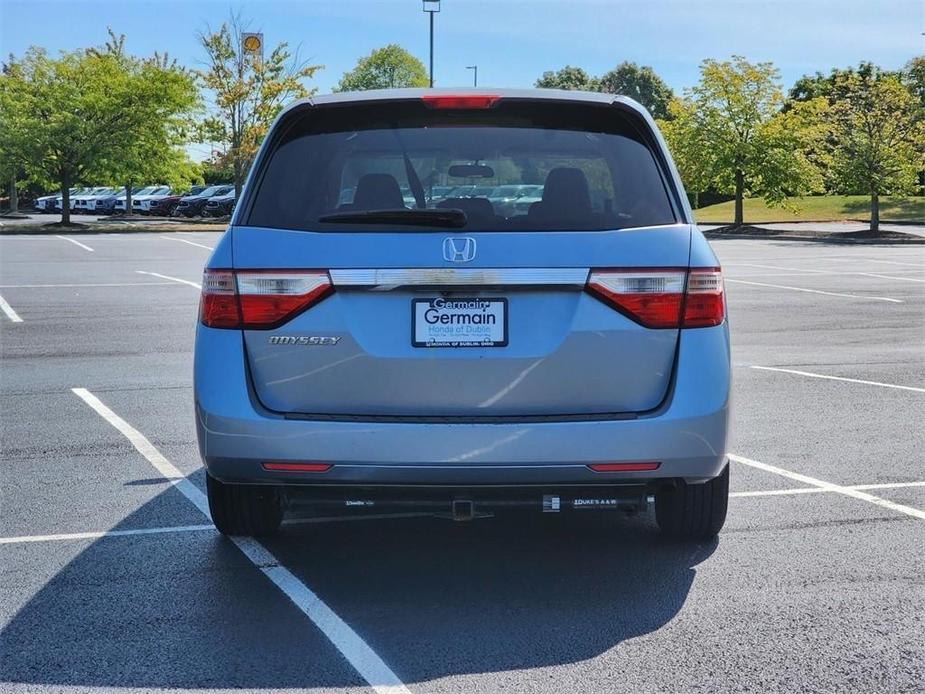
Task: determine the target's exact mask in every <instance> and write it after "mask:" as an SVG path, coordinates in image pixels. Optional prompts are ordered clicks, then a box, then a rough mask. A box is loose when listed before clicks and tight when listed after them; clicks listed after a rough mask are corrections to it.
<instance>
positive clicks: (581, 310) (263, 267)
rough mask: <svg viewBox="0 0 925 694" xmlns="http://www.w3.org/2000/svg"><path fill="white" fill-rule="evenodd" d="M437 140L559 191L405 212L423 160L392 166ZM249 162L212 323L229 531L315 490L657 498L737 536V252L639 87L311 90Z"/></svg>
mask: <svg viewBox="0 0 925 694" xmlns="http://www.w3.org/2000/svg"><path fill="white" fill-rule="evenodd" d="M370 104H374V105H375V108H371V107H370ZM383 124H388V125H387V126H386V127H383ZM435 151H436V152H441V153H445V155H446V156H445V157H442V158H443V159H444V160H454V159H455V160H456V161H459V160H475V161H487V162H492V166H491V167H488V166H486V167H485V176H486V177H487V176H488V175H490V174H489V173H488V172H489V171H490V170H491V169H495V170H504V171H508V172H517V171H528V170H529V171H533V172H535V171H536V170H543V171H547V172H548V173H547V174H546V175H545V181H544V186H543V191H542V198H541V200H539V201H538V202H535V203H533V204H532V206H531V207H530V209H529V212H528V213H527V214H523V215H514V216H512V217H510V218H504V217H500V216H498V215H496V214H494V212H493V209H492V207H491V204H490V203H489V202H488V200H487V199H485V198H482V197H478V196H477V197H474V198H471V199H466V200H465V205H459V206H458V207H453V205H458V202H457V201H444V203H447V204H446V206H444V207H440V206H439V205H438V206H437V207H436V208H427V209H413V208H405V209H402V207H403V205H402V203H403V200H402V192H401V187H402V185H410V186H411V187H412V189H415V188H417V187H418V185H419V184H420V182H419V181H417V180H416V177H417V173H416V171H415V170H414V168H413V167H410V166H409V167H407V169H406V170H405V171H402V172H400V173H398V172H396V173H395V174H394V175H393V174H389V173H384V172H386V171H389V170H394V167H392V166H391V163H392V162H395V161H401V160H402V159H405V160H406V161H407V160H408V159H411V160H415V159H420V158H424V157H426V156H432V153H433V152H435ZM515 159H516V161H515ZM364 171H365V172H369V173H365V174H360V173H358V172H364ZM602 171H606V172H609V175H606V176H602V175H600V172H602ZM436 175H439V176H443V175H448V171H437V172H436ZM406 179H407V180H406ZM250 180H251V184H250V185H248V187H247V188H246V189H245V190H244V193H243V195H242V199H241V201H240V204H239V205H238V207H237V209H236V210H235V213H234V216H233V217H232V220H231V224H230V226H229V229H228V231H227V233H226V234H224V235H223V236H222V237H221V239H220V240H219V242H218V245H217V246H216V248H215V250H214V252H213V254H212V255H211V257H210V259H209V261H208V263H207V265H206V268H205V271H204V277H203V283H202V298H201V304H200V321H199V326H198V328H197V334H196V346H195V369H194V371H195V375H194V397H195V413H196V414H195V423H196V428H197V436H198V439H199V450H200V452H201V454H202V457H203V460H204V463H205V467H206V470H207V477H206V488H207V492H208V500H209V508H210V510H211V515H212V520H213V521H214V523H215V525H216V527H217V528H218V529H219V531H220V532H222V533H225V534H230V535H260V534H267V533H272V532H273V531H275V530H276V529H277V528H278V527H279V525H280V522H281V520H282V518H283V513H284V509H286V508H289V507H291V506H294V505H296V504H298V505H307V506H308V508H315V509H319V508H321V507H326V508H330V507H334V508H337V507H341V508H345V509H352V508H354V507H356V508H360V509H369V508H374V509H375V510H376V512H377V513H386V512H388V510H389V509H393V508H400V509H402V510H404V511H408V510H423V511H427V512H430V513H434V514H438V515H443V516H446V517H451V518H454V519H456V520H471V519H474V518H477V517H481V516H484V515H486V514H491V513H493V512H496V511H503V510H506V509H512V508H514V507H520V508H524V509H532V510H533V511H534V512H535V513H537V515H539V513H541V512H546V513H550V514H552V513H571V512H587V511H589V510H595V509H601V510H603V509H611V510H614V509H623V510H626V511H638V510H641V509H646V508H648V503H649V497H650V495H651V496H653V497H654V505H655V519H656V521H657V522H658V525H659V527H660V528H661V530H662V531H663V532H664V533H665V534H666V535H668V536H670V537H672V538H678V539H683V540H688V541H695V542H700V541H703V540H704V539H708V538H711V537H713V536H715V535H716V534H717V533H718V532H719V530H720V528H721V527H722V525H723V522H724V520H725V516H726V505H727V498H728V489H729V473H728V464H727V456H726V438H727V427H728V418H729V391H730V356H729V330H728V326H727V322H726V304H725V300H724V294H723V281H722V273H721V271H720V269H719V261H718V260H717V258H716V256H715V255H714V253H713V251H712V249H711V248H710V246H709V244H708V243H707V241H706V240H705V238H704V237H703V235H702V234H701V233H700V232H699V231H698V230H697V227H696V225H695V224H694V220H693V217H692V213H691V210H690V207H689V205H688V204H687V200H686V197H685V193H684V189H683V187H682V184H681V181H680V179H679V177H678V175H677V172H676V170H675V168H674V166H673V165H672V163H671V156H670V154H669V153H668V151H667V149H666V147H665V145H664V142H663V140H662V139H661V137H660V136H659V134H658V131H657V127H656V125H655V122H654V121H653V120H652V118H651V116H650V115H649V114H648V113H647V112H646V111H645V109H643V108H642V107H641V106H639V105H638V104H637V103H636V102H635V101H632V100H630V99H627V98H625V97H619V96H613V95H608V94H599V93H585V92H561V91H555V90H511V91H505V90H499V91H493V92H492V93H491V94H485V93H481V92H478V91H475V90H461V91H460V92H456V91H447V90H412V89H402V90H387V91H370V92H362V93H344V94H334V95H330V96H322V97H313V98H312V100H311V101H308V100H303V101H300V102H298V103H297V104H295V105H293V106H291V107H289V108H288V109H286V110H284V111H283V112H282V114H281V115H280V116H279V117H278V118H277V120H276V122H275V124H274V126H273V128H272V129H271V132H270V133H269V134H268V136H267V137H266V138H265V140H264V144H263V147H262V149H261V151H260V153H259V154H258V156H257V158H256V161H255V162H254V164H253V172H252V175H251V179H250ZM512 183H517V181H516V179H515V180H514V181H512ZM522 183H523V184H525V185H527V182H526V181H522ZM343 187H355V195H354V196H353V201H352V202H351V203H350V205H349V206H347V207H344V206H339V196H340V192H341V189H342V188H343ZM457 200H458V199H457ZM441 204H443V203H441ZM505 232H517V233H505ZM576 540H578V541H580V536H579V537H576Z"/></svg>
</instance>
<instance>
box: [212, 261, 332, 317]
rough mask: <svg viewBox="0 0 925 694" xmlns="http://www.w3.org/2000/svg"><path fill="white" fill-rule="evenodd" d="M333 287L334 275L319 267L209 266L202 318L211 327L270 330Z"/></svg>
mask: <svg viewBox="0 0 925 694" xmlns="http://www.w3.org/2000/svg"><path fill="white" fill-rule="evenodd" d="M330 290H331V278H330V277H329V276H328V273H327V272H324V271H319V270H206V271H205V273H204V275H203V280H202V302H201V304H200V309H199V318H200V320H201V321H202V324H203V325H207V326H209V327H210V328H248V329H252V330H266V329H269V328H275V327H277V326H279V325H282V324H283V323H285V322H286V321H288V320H290V319H292V318H293V317H294V316H295V315H296V314H298V313H301V312H302V311H304V310H305V309H307V308H308V307H309V306H311V305H312V304H315V303H317V302H318V301H320V300H321V299H322V298H324V296H326V295H327V294H328V292H329V291H330Z"/></svg>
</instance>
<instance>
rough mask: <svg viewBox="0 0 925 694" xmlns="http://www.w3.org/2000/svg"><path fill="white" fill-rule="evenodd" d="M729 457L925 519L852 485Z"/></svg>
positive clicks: (917, 512)
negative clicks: (843, 484) (834, 482)
mask: <svg viewBox="0 0 925 694" xmlns="http://www.w3.org/2000/svg"><path fill="white" fill-rule="evenodd" d="M729 459H730V460H732V461H735V462H737V463H739V464H741V465H746V466H748V467H753V468H755V469H757V470H764V471H765V472H772V473H774V474H775V475H780V476H781V477H786V478H788V479H791V480H796V481H797V482H802V483H803V484H809V485H812V486H814V487H819V488H820V489H824V490H825V491H829V492H835V493H837V494H842V495H844V496H850V497H851V498H853V499H859V500H861V501H866V502H868V503H870V504H874V505H875V506H880V507H881V508H885V509H889V510H891V511H896V512H897V513H904V514H906V515H907V516H912V517H913V518H917V519H919V520H925V511H922V510H920V509H917V508H912V507H911V506H906V505H905V504H897V503H896V502H894V501H890V500H889V499H883V498H881V497H879V496H874V495H873V494H868V493H867V492H865V491H862V490H860V489H855V488H853V487H843V486H841V485H838V484H833V483H832V482H826V481H824V480H820V479H817V478H815V477H810V476H809V475H804V474H801V473H799V472H791V471H790V470H785V469H784V468H780V467H776V466H774V465H768V464H767V463H761V462H759V461H757V460H752V459H751V458H743V457H742V456H740V455H732V454H730V455H729Z"/></svg>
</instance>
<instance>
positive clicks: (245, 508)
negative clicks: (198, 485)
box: [206, 475, 283, 535]
mask: <svg viewBox="0 0 925 694" xmlns="http://www.w3.org/2000/svg"><path fill="white" fill-rule="evenodd" d="M206 492H207V493H208V497H209V511H210V512H211V513H212V522H213V523H214V524H215V527H216V528H217V529H218V531H219V532H220V533H221V534H222V535H270V534H272V533H274V532H275V531H276V530H277V529H278V528H279V524H280V523H281V522H282V520H283V504H282V499H281V498H280V495H279V490H278V489H277V488H276V487H270V486H263V485H247V484H225V483H224V482H219V481H218V480H217V479H215V478H214V477H212V475H206Z"/></svg>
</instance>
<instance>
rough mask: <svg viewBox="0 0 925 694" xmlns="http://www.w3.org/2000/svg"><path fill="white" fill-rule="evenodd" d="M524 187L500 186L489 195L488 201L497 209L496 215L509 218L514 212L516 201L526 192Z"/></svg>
mask: <svg viewBox="0 0 925 694" xmlns="http://www.w3.org/2000/svg"><path fill="white" fill-rule="evenodd" d="M526 187H527V186H524V185H510V186H498V187H497V188H495V189H494V190H492V191H491V193H490V194H489V195H488V201H489V202H490V203H491V204H492V206H493V207H494V208H495V214H500V215H501V216H502V217H509V216H510V215H511V214H513V212H514V201H515V200H517V198H519V197H521V196H522V195H524V193H525V192H526V191H525V190H524V189H525V188H526Z"/></svg>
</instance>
